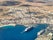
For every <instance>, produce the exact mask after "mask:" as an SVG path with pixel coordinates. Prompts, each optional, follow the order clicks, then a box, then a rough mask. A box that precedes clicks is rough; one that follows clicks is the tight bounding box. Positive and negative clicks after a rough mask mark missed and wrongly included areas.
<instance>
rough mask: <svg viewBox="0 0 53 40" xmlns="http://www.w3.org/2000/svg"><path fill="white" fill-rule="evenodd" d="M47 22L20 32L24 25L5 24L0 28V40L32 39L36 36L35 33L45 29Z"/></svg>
mask: <svg viewBox="0 0 53 40" xmlns="http://www.w3.org/2000/svg"><path fill="white" fill-rule="evenodd" d="M47 26H48V24H38V26H36V27H34V28H33V29H31V30H29V31H28V32H24V33H21V32H22V31H23V30H24V29H25V28H26V27H25V26H24V25H16V26H15V27H13V26H5V27H2V28H0V40H34V39H35V38H37V33H38V32H39V31H40V30H42V29H46V28H47Z"/></svg>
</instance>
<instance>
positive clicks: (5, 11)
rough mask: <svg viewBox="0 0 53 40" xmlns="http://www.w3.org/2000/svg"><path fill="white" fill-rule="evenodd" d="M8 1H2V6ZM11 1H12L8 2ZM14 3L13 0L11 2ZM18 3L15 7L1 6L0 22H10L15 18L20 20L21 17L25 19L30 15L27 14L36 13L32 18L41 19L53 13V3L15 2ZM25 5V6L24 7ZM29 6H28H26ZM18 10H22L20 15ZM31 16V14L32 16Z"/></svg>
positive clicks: (21, 0) (22, 0)
mask: <svg viewBox="0 0 53 40" xmlns="http://www.w3.org/2000/svg"><path fill="white" fill-rule="evenodd" d="M5 1H6V0H1V1H0V4H4V3H6V2H5ZM8 1H10V0H8ZM11 1H13V0H11ZM15 1H16V2H19V3H16V4H14V5H10V6H9V5H7V6H6V5H4V6H3V5H1V6H0V21H1V20H6V19H8V20H10V19H15V18H19V17H20V16H21V18H24V17H25V16H28V15H29V14H26V12H35V13H36V14H32V16H31V18H32V17H33V16H34V17H35V18H36V17H40V16H45V17H47V16H48V13H53V2H51V1H50V2H44V1H35V0H33V2H27V1H25V0H18V1H17V0H15ZM23 5H24V6H23ZM26 5H28V6H26ZM16 10H22V12H21V11H20V12H21V14H23V17H22V15H20V12H18V11H16ZM30 15H31V14H30Z"/></svg>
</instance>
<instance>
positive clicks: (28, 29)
mask: <svg viewBox="0 0 53 40" xmlns="http://www.w3.org/2000/svg"><path fill="white" fill-rule="evenodd" d="M31 29H33V27H27V28H26V29H25V30H24V31H23V32H22V33H24V32H28V31H30V30H31Z"/></svg>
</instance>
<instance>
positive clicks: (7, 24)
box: [0, 24, 16, 28]
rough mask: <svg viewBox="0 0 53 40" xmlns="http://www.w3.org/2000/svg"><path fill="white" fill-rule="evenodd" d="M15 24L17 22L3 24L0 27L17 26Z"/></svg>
mask: <svg viewBox="0 0 53 40" xmlns="http://www.w3.org/2000/svg"><path fill="white" fill-rule="evenodd" d="M15 25H16V24H7V25H1V26H0V28H1V27H4V26H15Z"/></svg>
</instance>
